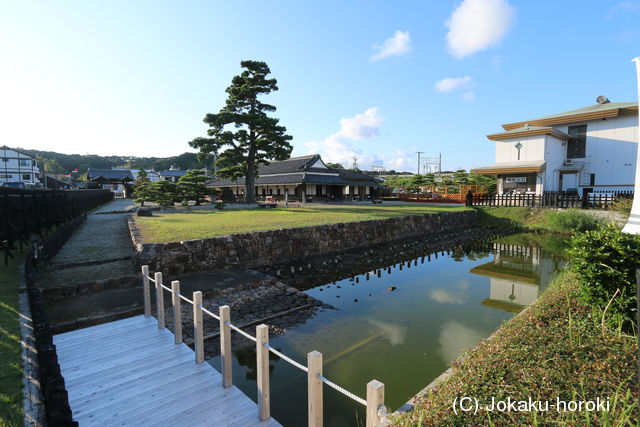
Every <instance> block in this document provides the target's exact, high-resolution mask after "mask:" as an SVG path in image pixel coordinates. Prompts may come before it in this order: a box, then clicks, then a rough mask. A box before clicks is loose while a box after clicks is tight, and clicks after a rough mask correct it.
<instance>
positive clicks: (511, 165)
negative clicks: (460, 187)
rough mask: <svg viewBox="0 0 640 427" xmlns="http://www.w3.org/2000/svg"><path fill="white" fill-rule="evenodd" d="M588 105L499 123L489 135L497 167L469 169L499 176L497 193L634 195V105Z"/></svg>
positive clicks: (602, 100) (601, 102) (601, 101)
mask: <svg viewBox="0 0 640 427" xmlns="http://www.w3.org/2000/svg"><path fill="white" fill-rule="evenodd" d="M597 101H598V103H597V104H595V105H591V106H589V107H584V108H580V109H577V110H572V111H567V112H565V113H560V114H554V115H551V116H545V117H541V118H538V119H533V120H527V121H523V122H516V123H508V124H504V125H502V127H503V128H504V130H505V131H504V132H501V133H496V134H491V135H487V138H489V139H490V140H492V141H495V143H496V163H495V164H493V165H490V166H483V167H479V168H476V169H473V170H472V172H474V173H478V174H483V175H495V176H497V178H498V193H499V194H504V193H513V192H516V193H529V194H533V193H535V194H542V192H543V191H576V192H578V193H579V194H581V195H582V194H586V193H589V192H600V193H608V192H613V191H633V185H634V179H635V170H636V154H637V150H638V146H637V144H636V142H637V141H638V103H636V102H609V100H607V99H606V97H603V96H601V97H598V100H597Z"/></svg>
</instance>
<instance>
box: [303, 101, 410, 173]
mask: <svg viewBox="0 0 640 427" xmlns="http://www.w3.org/2000/svg"><path fill="white" fill-rule="evenodd" d="M383 122H384V118H383V117H382V115H381V114H380V111H379V110H378V108H376V107H371V108H368V109H367V110H366V111H365V112H363V113H359V114H356V115H355V116H353V117H349V118H343V119H340V130H338V131H337V132H335V133H332V134H331V135H329V136H328V137H326V138H324V139H322V140H319V141H309V142H307V143H305V144H304V145H305V147H306V149H307V150H306V151H307V153H308V154H315V153H319V154H320V155H321V156H322V159H323V160H324V161H325V162H331V163H334V162H335V163H341V164H342V165H343V166H345V167H351V165H352V164H353V158H354V157H357V158H358V167H359V168H360V169H370V168H371V165H384V166H385V168H386V169H395V170H406V169H408V168H410V167H411V166H412V164H413V163H411V162H412V160H413V155H407V153H405V152H404V151H403V150H394V151H389V152H388V153H385V154H384V155H377V154H366V153H363V152H362V150H361V149H360V148H358V147H355V146H354V144H353V142H352V140H363V139H370V138H375V137H377V136H379V135H380V128H381V126H382V123H383Z"/></svg>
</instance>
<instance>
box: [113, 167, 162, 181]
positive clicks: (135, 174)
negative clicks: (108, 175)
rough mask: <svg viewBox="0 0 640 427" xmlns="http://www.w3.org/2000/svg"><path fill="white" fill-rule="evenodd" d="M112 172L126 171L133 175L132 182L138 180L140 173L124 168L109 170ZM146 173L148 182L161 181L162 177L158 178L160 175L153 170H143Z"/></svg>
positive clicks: (136, 170) (137, 170) (138, 170)
mask: <svg viewBox="0 0 640 427" xmlns="http://www.w3.org/2000/svg"><path fill="white" fill-rule="evenodd" d="M111 169H112V170H128V171H130V172H131V175H133V180H134V181H136V180H137V179H138V174H139V173H140V171H141V170H142V169H126V168H111ZM144 171H145V172H146V173H147V179H148V180H149V182H156V181H160V180H161V179H162V177H161V176H160V174H159V173H158V172H156V171H154V170H153V169H145V170H144Z"/></svg>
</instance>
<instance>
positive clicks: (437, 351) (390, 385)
mask: <svg viewBox="0 0 640 427" xmlns="http://www.w3.org/2000/svg"><path fill="white" fill-rule="evenodd" d="M562 243H563V241H562V239H561V238H559V237H556V236H541V235H529V234H520V235H513V236H509V237H506V238H502V239H498V240H495V241H492V242H488V243H483V244H473V245H470V246H469V247H467V248H462V249H461V250H457V251H454V252H452V253H449V254H447V253H439V254H433V253H432V254H426V253H425V254H424V257H423V256H420V257H417V258H413V259H408V260H406V261H405V262H404V263H402V264H395V265H392V266H387V265H384V266H383V265H380V266H377V267H376V268H372V270H371V271H370V272H369V273H366V274H362V275H359V276H355V277H348V278H343V279H342V280H336V281H335V282H332V283H318V284H317V286H315V287H312V288H310V289H307V290H306V292H307V293H309V294H310V295H311V296H313V297H314V298H317V299H319V300H321V301H323V302H325V303H327V304H330V305H331V306H333V307H335V308H336V309H335V310H331V309H329V310H322V311H320V312H318V313H317V314H316V315H315V316H313V317H312V318H311V319H310V320H308V321H307V322H306V323H304V324H303V325H301V326H298V327H296V328H294V329H290V330H287V331H286V333H285V334H284V335H283V336H280V337H273V338H272V339H271V340H270V344H271V345H272V346H274V347H275V348H277V349H279V350H280V351H282V352H284V353H285V354H287V355H288V356H290V357H292V358H293V359H295V360H297V361H298V362H300V363H302V364H304V365H306V358H307V356H306V355H307V353H308V352H310V351H312V350H317V351H320V352H321V353H322V354H323V361H324V368H323V369H324V372H323V374H324V376H325V377H327V378H329V379H330V380H332V381H334V382H335V383H337V384H339V385H340V386H342V387H344V388H346V389H347V390H349V391H351V392H353V393H355V394H357V395H358V396H360V397H362V398H366V384H367V382H369V381H370V380H372V379H377V380H379V381H382V382H383V383H384V384H385V404H386V406H387V408H388V409H389V411H390V412H391V411H394V410H396V409H397V408H398V407H400V406H401V405H403V404H404V403H405V402H406V401H407V400H408V399H409V398H411V397H412V396H413V395H414V394H416V393H418V392H419V391H420V390H421V389H423V388H424V387H425V386H426V385H427V384H429V383H430V382H431V381H432V380H433V379H435V378H436V377H437V376H439V375H440V374H441V373H442V372H444V371H445V370H446V369H447V368H448V367H449V363H450V362H451V361H452V360H454V359H456V358H457V357H458V356H459V355H460V354H461V353H462V352H463V351H464V350H465V349H469V348H472V347H474V346H475V345H476V344H478V343H479V342H480V341H481V340H482V339H483V338H487V337H488V336H489V335H491V333H493V332H494V331H495V330H496V329H497V328H498V327H499V326H500V324H501V323H503V322H504V321H506V320H508V319H510V318H512V317H513V316H514V315H515V314H516V313H518V312H519V311H521V310H522V309H523V308H525V307H526V306H528V305H530V304H532V303H533V302H534V301H535V300H536V298H537V297H538V296H539V295H540V294H541V293H542V292H543V291H544V289H545V288H546V287H547V286H548V284H549V282H550V280H551V279H552V277H553V275H554V273H555V272H557V271H559V270H560V269H562V267H563V260H562V256H561V252H562ZM209 362H210V363H212V364H213V366H215V367H216V369H219V366H220V365H219V363H220V362H219V358H213V359H211V360H210V361H209ZM270 368H271V414H272V416H273V417H274V418H275V419H276V420H277V421H279V422H280V423H282V424H283V425H285V426H303V425H306V424H307V375H306V373H305V372H303V371H300V370H298V369H297V368H295V367H293V366H291V365H290V364H289V363H287V362H286V361H284V360H278V359H275V358H274V360H271V361H270ZM233 377H234V384H235V385H236V386H237V387H239V388H240V389H241V390H242V391H243V392H244V393H246V394H247V395H249V396H251V397H252V398H253V399H254V400H256V382H255V351H254V350H252V349H250V350H248V351H244V352H236V354H235V358H234V374H233ZM324 410H325V416H324V422H325V425H327V426H355V425H364V418H365V412H364V407H363V406H362V405H360V404H359V403H356V402H354V401H352V400H351V399H349V398H348V397H346V396H343V395H342V394H340V393H339V392H337V391H335V390H333V389H331V388H329V387H327V386H325V387H324Z"/></svg>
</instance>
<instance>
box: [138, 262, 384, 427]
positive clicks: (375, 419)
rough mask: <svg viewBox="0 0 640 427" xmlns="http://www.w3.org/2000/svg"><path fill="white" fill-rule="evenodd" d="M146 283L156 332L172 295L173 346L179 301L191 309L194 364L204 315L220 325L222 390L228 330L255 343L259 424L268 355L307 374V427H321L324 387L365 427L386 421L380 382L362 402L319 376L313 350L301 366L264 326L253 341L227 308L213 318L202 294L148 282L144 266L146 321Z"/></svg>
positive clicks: (226, 378)
mask: <svg viewBox="0 0 640 427" xmlns="http://www.w3.org/2000/svg"><path fill="white" fill-rule="evenodd" d="M149 282H153V283H154V284H155V291H156V305H157V307H156V318H157V320H158V329H164V328H165V318H164V314H165V311H164V310H165V307H164V291H168V292H169V293H170V294H171V304H172V306H173V332H174V335H175V343H176V344H181V343H182V306H181V300H182V301H185V302H186V303H189V304H191V305H192V306H193V332H194V333H193V336H194V350H195V359H196V360H195V362H196V363H202V362H204V323H203V313H204V314H207V315H208V316H211V317H213V318H214V319H216V320H218V321H219V322H220V359H221V362H220V365H221V366H220V368H221V369H220V371H221V373H222V379H223V381H222V386H223V387H231V386H232V385H233V376H232V364H231V361H232V356H231V330H234V331H235V332H238V333H239V334H240V335H242V336H244V337H245V338H247V339H249V340H251V341H253V342H255V343H256V358H257V364H256V366H257V372H258V377H257V386H258V418H259V419H260V420H261V421H265V420H268V419H269V418H270V417H271V405H270V395H269V352H271V353H273V354H275V355H276V356H278V357H280V358H281V359H283V360H285V361H287V362H288V363H290V364H291V365H293V366H295V367H296V368H298V369H300V370H301V371H304V372H306V373H307V390H308V407H307V409H308V425H309V426H310V427H320V426H322V423H323V420H322V414H323V405H322V402H323V398H322V391H323V387H322V384H323V383H324V384H326V385H328V386H329V387H331V388H333V389H334V390H337V391H339V392H340V393H342V394H344V395H345V396H347V397H349V398H350V399H352V400H354V401H356V402H358V403H360V404H361V405H363V406H365V407H366V414H367V416H366V419H367V422H366V425H367V427H373V426H377V425H379V424H380V423H382V422H383V421H386V420H387V409H386V407H385V406H384V384H383V383H381V382H380V381H377V380H372V381H369V383H367V398H366V400H365V399H363V398H361V397H359V396H357V395H355V394H353V393H351V392H350V391H348V390H345V389H344V388H342V387H340V386H339V385H337V384H336V383H334V382H332V381H330V380H329V379H328V378H326V377H324V376H323V375H322V353H320V352H318V351H315V350H314V351H312V352H310V353H308V354H307V366H304V365H303V364H301V363H298V362H296V361H295V360H293V359H291V358H290V357H288V356H286V355H284V354H282V353H281V352H279V351H278V350H276V349H275V348H273V347H271V346H270V345H269V327H268V326H267V325H264V324H262V325H258V326H257V327H256V336H255V337H254V336H252V335H250V334H248V333H246V332H244V331H243V330H242V329H240V328H238V327H237V326H235V325H234V324H233V323H231V319H230V309H229V306H227V305H223V306H220V308H219V313H218V314H217V315H216V314H214V313H212V312H210V311H209V310H207V309H206V308H204V307H203V305H202V292H200V291H197V292H194V293H193V299H191V300H190V299H189V298H187V297H185V296H184V295H182V294H181V293H180V282H179V281H177V280H174V281H173V282H171V287H167V286H165V285H164V283H163V282H162V273H160V272H156V273H155V274H154V276H153V278H151V276H149V267H148V266H146V265H145V266H142V290H143V295H144V315H145V317H149V316H151V290H150V287H149Z"/></svg>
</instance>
